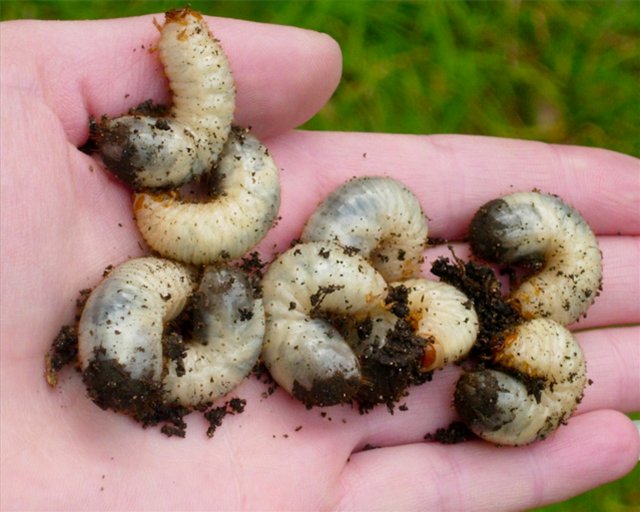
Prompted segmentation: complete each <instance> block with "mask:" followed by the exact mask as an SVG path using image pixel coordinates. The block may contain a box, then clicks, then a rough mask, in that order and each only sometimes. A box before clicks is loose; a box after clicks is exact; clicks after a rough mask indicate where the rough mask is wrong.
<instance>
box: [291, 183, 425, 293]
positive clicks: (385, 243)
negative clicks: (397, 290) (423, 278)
mask: <svg viewBox="0 0 640 512" xmlns="http://www.w3.org/2000/svg"><path fill="white" fill-rule="evenodd" d="M427 232H428V230H427V221H426V217H425V215H424V213H423V212H422V209H421V207H420V203H419V201H418V199H417V198H416V197H415V195H414V194H413V193H412V192H411V191H410V190H409V189H408V188H407V187H405V186H404V185H403V184H402V183H400V182H399V181H397V180H394V179H392V178H385V177H363V178H355V179H352V180H350V181H348V182H346V183H345V184H343V185H342V186H340V187H339V188H337V189H336V190H334V191H333V192H332V193H331V194H329V196H327V198H326V199H325V200H324V201H323V202H322V203H320V205H319V206H318V208H317V209H316V210H315V212H314V213H313V214H312V215H311V217H310V218H309V220H308V221H307V223H306V225H305V227H304V230H303V232H302V236H301V240H302V241H303V242H311V241H322V240H326V241H334V242H337V243H339V244H340V245H342V246H343V247H349V248H355V249H358V250H359V251H360V253H361V254H362V255H363V256H364V257H366V258H368V259H369V260H370V261H371V264H372V265H373V266H374V267H375V268H376V269H377V270H378V272H380V273H381V274H382V275H383V276H384V278H385V279H386V280H387V281H396V280H400V279H406V278H409V277H414V276H417V275H418V274H419V272H420V264H421V263H422V261H423V251H424V249H425V247H426V244H427Z"/></svg>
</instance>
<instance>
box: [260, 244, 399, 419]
mask: <svg viewBox="0 0 640 512" xmlns="http://www.w3.org/2000/svg"><path fill="white" fill-rule="evenodd" d="M262 290H263V300H264V308H265V315H266V331H265V340H264V345H263V348H262V359H263V361H264V362H265V364H266V366H267V368H268V369H269V371H270V373H271V375H272V376H273V378H274V379H275V381H276V382H277V383H278V384H280V386H282V387H283V388H284V389H285V390H287V391H288V392H289V393H290V394H292V395H293V396H295V397H296V398H298V399H299V400H301V401H302V402H303V403H305V404H306V405H307V406H313V405H320V406H323V405H332V404H336V403H340V402H350V401H351V400H353V397H354V396H355V394H356V392H357V390H358V387H359V385H360V379H361V373H360V368H359V362H358V358H357V356H356V354H355V353H354V352H353V350H352V348H351V347H350V346H349V344H348V343H347V342H346V341H345V339H344V338H343V336H342V335H341V334H340V332H339V331H338V329H336V327H335V326H334V325H333V324H332V322H330V321H329V320H330V319H331V317H333V316H336V317H345V316H347V317H354V316H358V315H361V316H366V315H367V314H368V313H369V312H370V311H371V310H373V309H374V308H376V307H377V306H378V305H379V304H380V303H381V302H382V301H383V299H384V297H385V295H386V292H387V285H386V283H385V281H384V279H383V278H382V276H381V275H380V274H378V273H377V272H376V271H375V270H374V269H373V267H371V265H369V263H367V261H366V260H365V259H364V258H362V257H361V256H359V255H357V254H353V253H352V251H348V250H345V249H344V248H342V247H341V246H339V245H337V244H333V243H330V242H311V243H305V244H298V245H296V246H295V247H293V248H292V249H290V250H288V251H286V252H284V253H282V254H281V255H279V256H278V257H277V258H276V259H275V260H274V261H273V262H272V263H271V265H270V266H269V269H268V271H267V272H266V274H265V276H264V278H263V281H262Z"/></svg>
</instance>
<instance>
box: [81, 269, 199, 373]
mask: <svg viewBox="0 0 640 512" xmlns="http://www.w3.org/2000/svg"><path fill="white" fill-rule="evenodd" d="M196 286H197V281H196V275H195V273H194V271H193V270H192V269H190V268H189V267H186V266H184V265H181V264H179V263H174V262H172V261H168V260H163V259H159V258H137V259H133V260H129V261H127V262H125V263H123V264H122V265H119V266H118V267H116V268H114V269H113V270H112V271H111V272H110V273H109V274H108V275H107V277H106V278H105V279H104V280H103V281H102V282H101V283H100V284H99V285H98V286H97V287H96V288H95V289H94V290H93V291H92V292H91V295H90V296H89V299H88V300H87V302H86V304H85V306H84V309H83V311H82V316H81V317H80V323H79V325H78V358H79V361H80V365H81V368H82V370H86V369H87V367H88V366H89V363H90V362H91V361H92V360H93V359H96V358H100V359H105V360H115V361H117V362H118V363H119V364H120V365H122V366H123V367H124V368H126V371H127V372H128V374H129V375H130V377H131V378H132V379H150V380H154V381H158V380H160V378H161V377H162V371H163V358H162V334H163V330H164V326H165V325H166V324H167V323H168V322H169V321H171V320H173V319H174V318H175V317H176V316H177V315H178V314H179V313H180V312H181V311H182V309H183V308H184V306H185V305H186V303H187V300H188V298H189V296H190V295H191V293H192V292H193V291H194V289H195V288H196Z"/></svg>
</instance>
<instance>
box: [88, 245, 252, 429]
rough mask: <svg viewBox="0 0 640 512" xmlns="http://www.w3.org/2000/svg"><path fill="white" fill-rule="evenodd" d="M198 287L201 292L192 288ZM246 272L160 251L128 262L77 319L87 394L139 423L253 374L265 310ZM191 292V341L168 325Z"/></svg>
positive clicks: (201, 402)
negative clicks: (190, 262) (200, 266)
mask: <svg viewBox="0 0 640 512" xmlns="http://www.w3.org/2000/svg"><path fill="white" fill-rule="evenodd" d="M196 289H197V290H196ZM252 293H253V290H252V287H251V286H250V284H249V283H248V281H247V279H246V277H245V276H244V275H243V274H242V273H241V272H240V271H239V270H236V269H232V268H231V267H218V266H211V267H207V268H206V269H205V270H204V275H203V277H202V280H201V282H200V285H199V287H198V282H197V275H196V272H195V271H194V270H193V269H191V268H190V267H188V266H185V265H182V264H180V263H175V262H172V261H169V260H163V259H159V258H152V257H147V258H138V259H133V260H129V261H127V262H125V263H123V264H122V265H120V266H118V267H116V268H115V269H113V270H112V271H111V272H110V273H109V274H108V276H107V277H106V278H105V279H104V280H103V281H102V282H101V283H100V284H99V285H98V286H97V287H96V288H95V289H94V290H93V292H92V293H91V295H90V296H89V299H88V300H87V303H86V305H85V307H84V309H83V312H82V315H81V318H80V322H79V325H78V359H79V362H80V365H81V368H82V370H83V379H84V381H85V384H86V385H87V388H88V390H89V395H90V397H91V398H92V399H93V400H94V401H95V402H96V403H97V404H98V405H99V406H100V407H102V408H111V409H114V410H117V411H121V412H124V413H125V414H129V415H131V416H132V417H134V418H135V419H136V420H138V421H141V422H143V423H157V421H162V419H163V418H162V413H161V412H159V411H162V410H163V408H166V407H169V406H181V407H184V408H187V409H192V408H194V407H201V406H206V405H208V404H210V403H211V402H212V401H213V400H215V399H216V398H218V397H220V396H222V395H224V394H225V393H227V392H228V391H229V390H231V389H232V388H233V387H235V386H236V385H237V384H239V382H240V381H241V380H242V379H243V378H244V377H245V376H246V375H247V374H248V373H249V371H250V370H251V368H252V367H253V365H254V363H255V361H256V359H257V357H258V355H259V352H260V347H261V342H262V337H263V334H264V313H263V310H262V304H261V301H260V300H254V298H253V295H252ZM192 295H193V296H194V297H195V300H194V301H193V305H192V306H190V308H191V310H190V313H191V323H192V329H191V330H192V333H191V336H192V338H191V339H190V340H187V342H186V343H184V344H183V341H182V338H181V336H180V335H179V334H177V333H176V332H169V333H167V332H165V328H166V327H167V324H168V323H169V322H170V321H171V320H173V319H175V318H176V317H177V316H178V314H179V313H181V311H182V310H183V309H184V307H185V305H187V303H188V301H189V300H190V298H191V296H192Z"/></svg>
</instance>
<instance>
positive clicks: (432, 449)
mask: <svg viewBox="0 0 640 512" xmlns="http://www.w3.org/2000/svg"><path fill="white" fill-rule="evenodd" d="M157 18H158V19H159V20H161V19H162V18H161V16H158V17H157ZM208 22H209V25H210V27H211V29H212V30H213V32H214V33H215V34H216V36H217V37H218V38H220V39H221V40H222V44H223V46H224V48H225V50H226V52H227V54H228V55H229V59H230V61H231V64H232V68H233V71H234V75H235V78H236V82H237V87H238V107H237V114H236V122H237V123H238V124H240V125H251V126H252V127H253V129H254V131H255V132H256V134H257V135H258V136H259V137H261V139H262V140H263V141H264V142H265V144H266V145H267V146H268V147H269V149H270V151H271V152H272V154H273V156H274V158H275V160H276V162H277V164H278V167H279V168H281V169H283V171H282V173H281V178H282V193H283V195H282V208H281V213H280V214H281V216H282V220H281V221H280V222H279V223H278V225H277V227H276V228H275V229H273V230H272V231H271V232H270V233H269V235H268V236H267V238H266V239H265V240H264V241H263V242H262V243H261V244H260V246H259V248H260V250H261V252H262V255H263V257H264V258H266V259H269V258H270V257H271V256H272V254H273V253H274V251H279V250H284V249H285V248H287V247H288V246H289V243H290V241H291V240H292V239H293V238H296V237H297V236H298V235H299V233H300V231H301V229H302V226H303V224H304V222H305V220H306V218H307V216H308V215H309V214H310V213H311V211H312V210H313V208H314V206H315V205H316V204H317V202H319V201H320V200H321V199H322V198H323V197H325V196H326V194H327V193H328V192H329V191H330V190H332V189H333V188H334V187H336V186H337V185H338V184H340V183H342V182H343V181H344V180H346V179H347V178H349V177H352V176H355V175H358V176H360V175H367V174H386V175H389V176H393V177H395V178H398V179H400V180H402V181H403V182H404V183H405V184H406V185H407V186H408V187H409V188H411V189H412V190H413V191H414V192H415V193H416V194H417V195H418V197H419V198H420V200H421V202H422V206H423V208H424V209H425V211H426V213H427V214H428V215H429V217H430V219H432V220H431V222H430V235H431V236H434V237H445V238H448V239H460V238H461V237H462V236H463V235H464V233H465V231H466V226H467V225H468V222H469V220H470V219H471V217H472V215H473V213H474V211H475V209H476V208H478V207H479V206H480V205H481V204H483V203H484V202H486V201H488V200H490V199H493V198H495V197H498V196H499V195H502V194H505V193H508V192H511V191H514V190H531V189H533V188H536V187H537V188H540V189H542V190H543V191H545V192H552V193H556V194H559V195H561V196H562V197H563V198H564V199H565V200H566V201H567V202H569V203H570V204H572V205H573V206H575V207H576V208H577V209H578V210H579V211H580V212H581V213H582V215H583V216H584V217H585V219H586V220H587V222H588V223H589V224H590V225H591V226H592V227H593V229H594V231H595V232H596V234H597V235H598V237H599V241H600V245H601V247H602V251H603V254H604V290H603V292H602V294H601V296H600V297H599V298H598V299H597V300H596V303H595V305H594V306H593V307H592V308H591V309H590V311H589V314H588V317H587V318H586V319H585V320H583V321H581V322H580V323H579V324H578V325H577V326H573V328H574V330H576V331H577V339H578V341H579V342H580V343H581V345H582V346H583V348H584V351H585V355H586V359H587V368H588V377H589V378H590V379H592V380H593V385H591V386H590V387H588V388H587V390H586V394H585V397H584V400H583V402H582V403H581V405H580V407H579V409H578V412H577V415H576V416H575V417H573V418H572V419H571V420H570V422H569V424H568V425H567V426H563V427H561V428H560V429H559V430H558V431H557V432H556V433H555V434H554V435H552V436H551V437H550V438H549V439H547V440H545V441H544V442H540V443H537V444H534V445H531V446H527V447H521V448H496V447H494V446H491V445H489V444H486V443H484V442H482V441H471V442H467V443H463V444H458V445H454V446H444V445H439V444H435V443H425V442H424V441H423V436H424V435H425V433H427V432H430V431H433V430H435V429H436V428H438V427H443V426H446V425H447V424H448V423H449V422H450V421H452V420H453V419H455V412H454V410H453V408H452V405H451V401H452V397H453V388H454V384H455V380H456V378H457V375H458V373H459V370H458V369H456V368H451V367H450V368H447V369H445V370H443V371H440V372H437V373H436V375H435V378H434V380H433V381H432V382H430V383H427V384H425V385H424V386H421V387H419V388H416V389H413V390H412V391H411V394H410V396H409V397H408V399H407V400H406V403H407V406H408V411H404V412H402V411H397V412H396V413H395V414H394V415H393V416H391V415H389V414H388V413H387V412H386V410H385V409H384V408H379V409H375V410H374V411H372V412H371V413H369V414H368V415H364V416H361V415H359V414H358V413H357V411H356V410H353V409H351V408H350V407H348V406H342V407H334V408H329V409H327V410H326V413H327V414H326V417H322V416H321V414H320V412H321V411H320V410H318V409H314V410H310V411H309V410H306V409H305V408H304V407H303V406H302V405H300V404H299V403H297V402H295V401H294V400H293V399H292V398H290V397H289V396H288V395H287V394H285V393H283V392H282V391H277V392H276V393H275V394H273V395H272V396H270V397H269V398H267V399H263V398H262V397H261V393H263V391H265V389H266V388H265V385H264V384H262V383H260V382H258V381H257V380H255V379H250V380H248V381H246V382H245V383H243V384H242V385H241V386H240V387H239V388H238V389H237V390H236V391H235V392H234V393H233V396H240V397H242V398H245V399H246V400H247V407H246V410H245V412H244V413H243V414H240V415H237V416H232V417H228V418H227V419H226V421H225V422H224V424H223V425H222V427H221V428H219V429H218V430H217V431H216V433H215V436H214V437H213V439H208V438H207V437H206V435H205V433H204V432H205V430H206V425H205V422H204V420H203V419H201V417H200V416H197V415H191V416H189V417H188V423H189V427H188V430H187V437H186V439H177V438H172V439H167V438H166V437H165V436H163V435H162V434H160V432H159V431H158V430H156V429H147V430H143V429H141V428H140V426H139V425H137V424H136V423H134V422H133V421H131V420H130V419H128V418H126V417H124V416H121V415H116V414H113V413H111V412H105V411H102V410H101V409H99V408H98V407H97V406H95V405H94V404H93V403H92V402H90V401H89V400H88V399H87V398H86V396H85V390H84V388H83V385H82V383H81V380H80V378H79V375H78V374H77V373H76V372H74V371H73V370H66V371H63V372H62V374H61V379H60V383H59V385H58V388H57V389H55V390H51V389H50V388H49V387H48V386H47V384H46V382H45V379H44V377H43V356H44V353H45V351H46V350H47V348H48V346H49V344H50V343H51V340H52V339H53V337H54V336H55V335H56V333H57V332H58V330H59V328H60V326H61V325H62V324H64V323H69V322H70V321H71V320H72V318H73V310H74V302H75V299H76V297H77V294H78V291H79V290H80V289H82V288H87V287H91V286H94V285H95V284H96V283H97V282H98V281H99V279H100V276H101V274H102V271H103V269H104V268H105V267H106V266H107V265H109V264H118V263H120V262H122V261H124V260H126V259H128V258H130V257H134V256H139V255H141V254H143V249H142V248H141V245H139V240H140V237H139V235H138V233H137V231H136V228H135V224H134V222H133V220H132V213H131V194H130V191H129V190H127V189H126V187H124V186H123V185H121V184H120V183H118V182H117V181H116V180H115V179H113V178H112V177H110V176H109V175H108V174H107V173H106V172H104V171H103V169H102V168H101V166H100V164H99V162H98V161H97V160H95V159H94V158H93V157H91V156H88V155H86V154H84V153H82V152H80V151H78V149H77V148H78V147H80V146H82V145H83V144H84V143H85V142H86V140H87V137H88V118H89V116H90V115H96V116H99V115H101V114H107V115H110V116H114V115H118V114H120V113H122V112H123V111H125V110H127V109H128V108H129V107H132V106H135V105H136V104H137V103H139V102H140V101H143V100H146V99H148V98H153V99H154V100H156V101H166V100H167V98H168V95H167V92H166V82H165V80H164V78H163V77H162V73H161V67H160V65H159V63H158V61H157V57H156V55H155V54H154V53H150V52H148V48H149V47H150V46H151V45H152V43H153V42H154V41H155V40H156V39H157V32H156V29H155V28H154V26H153V24H152V21H151V17H143V18H133V19H127V20H111V21H96V22H81V23H75V22H74V23H71V22H63V23H59V22H40V23H33V22H11V23H6V24H3V27H2V31H1V37H2V48H1V51H2V78H1V83H2V109H1V115H2V118H1V129H2V144H1V150H2V161H1V178H2V183H1V187H0V188H1V198H0V199H1V204H2V231H1V233H2V244H1V263H2V276H1V277H2V279H1V281H2V289H1V293H2V310H1V316H2V339H1V352H0V364H1V365H2V367H1V373H0V376H1V377H0V379H1V390H2V392H1V393H2V395H1V396H2V403H1V405H2V423H1V440H2V450H1V452H2V453H1V457H2V468H1V471H0V474H1V479H2V493H1V506H2V509H3V510H12V509H20V510H26V509H47V510H52V509H64V510H74V509H84V510H87V509H91V510H94V509H96V510H99V509H111V510H121V509H129V510H132V509H154V510H159V509H174V510H177V509H180V510H187V509H213V508H215V509H229V510H236V509H261V510H265V509H277V510H299V509H314V510H318V509H337V510H374V509H386V510H391V509H393V510H416V509H420V510H441V509H442V510H485V509H491V510H498V509H506V510H511V509H526V508H531V507H535V506H539V505H542V504H545V503H550V502H556V501H561V500H564V499H567V498H569V497H571V496H573V495H576V494H579V493H581V492H584V491H586V490H588V489H590V488H593V487H595V486H598V485H600V484H602V483H604V482H607V481H610V480H614V479H617V478H620V477H622V476H623V475H624V474H626V473H627V472H628V471H629V470H631V469H632V468H633V466H634V465H635V464H636V461H637V460H638V454H639V452H640V441H639V438H638V432H637V430H636V428H635V426H634V425H633V423H632V422H631V421H629V419H628V418H627V417H626V416H625V415H624V414H623V413H624V412H630V411H637V410H639V409H640V374H639V372H638V366H639V363H640V341H639V339H640V327H638V324H639V323H640V309H639V306H638V301H637V297H638V296H640V278H639V269H638V261H640V239H639V235H640V214H639V213H640V212H639V210H638V208H639V207H638V205H640V166H639V162H638V160H637V159H634V158H632V157H629V156H625V155H621V154H617V153H613V152H610V151H606V150H599V149H587V148H580V147H570V146H550V145H545V144H541V143H537V142H523V141H516V140H507V139H493V138H486V137H469V136H455V135H438V136H401V135H382V134H359V133H353V134H348V133H313V132H299V131H292V129H293V128H294V127H295V126H297V125H299V124H300V123H302V122H304V121H305V120H306V119H308V118H309V117H311V116H312V115H313V114H314V113H315V112H316V111H317V110H318V109H319V108H320V107H321V106H322V105H323V104H324V103H325V102H326V101H327V99H328V98H329V96H330V95H331V93H332V92H333V90H334V89H335V87H336V85H337V83H338V80H339V76H340V67H341V57H340V52H339V49H338V47H337V45H336V43H335V42H334V41H332V40H331V39H329V38H328V37H326V36H324V35H321V34H317V33H313V32H307V31H303V30H298V29H295V28H285V27H278V26H268V25H258V24H249V23H246V22H242V21H233V20H224V19H214V18H210V19H208ZM141 45H144V47H145V49H143V48H142V47H141ZM456 248H457V253H458V254H459V255H460V256H466V254H467V252H466V249H465V246H464V245H463V244H458V245H456ZM443 253H446V249H445V248H435V249H430V250H429V251H428V252H427V259H428V261H431V260H432V259H433V257H434V256H435V255H438V254H443ZM423 273H424V274H425V275H428V262H427V264H425V267H424V270H423ZM587 328H588V330H585V329H587ZM298 427H302V428H300V429H299V428H298ZM367 445H375V446H377V447H379V449H376V450H364V448H365V446H367Z"/></svg>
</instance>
